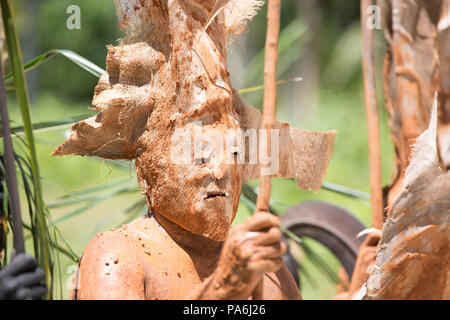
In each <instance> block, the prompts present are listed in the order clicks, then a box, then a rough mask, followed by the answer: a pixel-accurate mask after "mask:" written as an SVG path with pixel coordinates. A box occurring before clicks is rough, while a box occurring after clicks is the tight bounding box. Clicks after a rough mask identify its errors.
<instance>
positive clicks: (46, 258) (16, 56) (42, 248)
mask: <svg viewBox="0 0 450 320" xmlns="http://www.w3.org/2000/svg"><path fill="white" fill-rule="evenodd" d="M0 6H1V11H2V18H3V29H4V31H5V38H6V44H7V47H8V57H9V60H10V62H11V66H12V70H13V75H14V82H15V89H16V95H17V100H18V102H19V108H20V113H21V115H22V121H23V127H24V132H25V136H26V143H27V147H28V155H29V157H30V160H31V161H30V165H31V173H32V176H33V189H34V197H35V204H36V217H37V219H36V223H37V225H36V228H37V234H38V236H39V246H38V249H39V255H38V257H37V258H38V261H39V264H40V266H41V268H42V269H43V270H44V271H45V274H46V282H47V283H48V285H49V287H50V290H49V294H48V298H50V297H51V290H52V287H53V286H52V284H53V262H52V256H51V252H50V249H51V244H50V238H49V233H48V229H47V222H46V212H45V208H44V201H43V194H42V190H41V181H40V179H39V177H40V175H39V166H38V162H37V155H36V147H35V143H34V136H33V127H32V124H31V116H30V115H31V112H30V101H29V97H28V88H27V84H26V80H25V73H24V68H23V60H22V51H21V48H20V43H19V38H18V36H17V33H16V29H15V26H14V19H13V13H12V11H11V6H10V3H9V1H8V0H0Z"/></svg>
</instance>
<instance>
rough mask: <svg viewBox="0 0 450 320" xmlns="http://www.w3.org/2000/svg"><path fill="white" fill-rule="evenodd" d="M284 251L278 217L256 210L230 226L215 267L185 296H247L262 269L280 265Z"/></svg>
mask: <svg viewBox="0 0 450 320" xmlns="http://www.w3.org/2000/svg"><path fill="white" fill-rule="evenodd" d="M285 252H286V246H285V244H284V243H282V242H281V231H280V219H279V218H278V217H277V216H274V215H272V214H270V213H259V214H255V215H254V216H252V217H251V218H249V219H248V220H246V221H245V222H244V223H243V224H242V225H239V226H236V227H234V228H232V229H231V230H230V232H229V234H228V237H227V240H226V241H225V243H224V246H223V249H222V253H221V257H220V260H219V263H218V266H217V269H216V270H215V271H214V272H213V274H212V275H211V276H210V277H209V278H207V279H206V280H205V281H203V283H202V284H201V285H200V286H199V287H198V288H196V289H195V290H194V292H193V293H192V294H191V295H190V296H189V297H187V299H195V300H200V299H207V300H210V299H213V300H215V299H218V300H230V299H240V300H242V299H247V298H249V297H250V296H251V294H252V292H253V290H254V289H255V287H256V285H257V284H258V283H259V281H261V280H262V277H263V275H264V274H265V273H268V272H277V271H278V270H280V269H281V268H282V266H283V261H282V259H281V256H282V255H283V254H284V253H285Z"/></svg>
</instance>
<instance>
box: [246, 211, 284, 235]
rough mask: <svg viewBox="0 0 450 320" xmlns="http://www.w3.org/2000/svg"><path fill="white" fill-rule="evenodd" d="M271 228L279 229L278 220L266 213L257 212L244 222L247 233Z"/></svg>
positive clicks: (276, 217)
mask: <svg viewBox="0 0 450 320" xmlns="http://www.w3.org/2000/svg"><path fill="white" fill-rule="evenodd" d="M272 227H278V228H279V227H280V218H279V217H278V216H275V215H273V214H271V213H267V212H258V213H256V214H255V215H254V216H252V217H251V218H250V219H248V220H246V221H245V222H244V228H245V229H246V230H247V231H260V230H264V229H268V228H272Z"/></svg>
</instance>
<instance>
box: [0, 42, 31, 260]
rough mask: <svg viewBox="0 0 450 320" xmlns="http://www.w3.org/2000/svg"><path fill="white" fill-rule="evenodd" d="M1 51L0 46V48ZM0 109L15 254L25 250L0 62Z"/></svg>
mask: <svg viewBox="0 0 450 320" xmlns="http://www.w3.org/2000/svg"><path fill="white" fill-rule="evenodd" d="M0 51H1V48H0ZM0 109H1V116H2V135H3V146H4V149H5V150H4V162H5V169H6V185H7V187H8V194H9V199H10V202H9V203H10V205H11V215H12V219H13V227H14V230H13V238H14V250H15V254H18V253H24V252H25V241H24V237H23V226H22V217H21V215H20V201H19V189H18V184H17V176H16V167H15V164H14V163H15V161H14V149H13V144H12V138H11V130H10V127H9V117H8V107H7V104H6V91H5V83H4V81H3V72H2V65H1V63H0Z"/></svg>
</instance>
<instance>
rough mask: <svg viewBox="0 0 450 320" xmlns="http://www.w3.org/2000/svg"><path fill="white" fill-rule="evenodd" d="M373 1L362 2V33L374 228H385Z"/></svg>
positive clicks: (362, 0)
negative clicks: (369, 20) (369, 14)
mask: <svg viewBox="0 0 450 320" xmlns="http://www.w3.org/2000/svg"><path fill="white" fill-rule="evenodd" d="M370 5H372V1H371V0H361V32H362V45H363V48H362V49H363V52H362V54H363V71H364V92H365V105H366V115H367V126H368V130H369V166H370V193H371V202H372V227H373V228H376V229H381V228H382V227H383V220H384V217H383V195H382V187H381V156H380V133H379V128H378V108H377V96H376V89H375V70H374V69H375V68H374V58H373V48H374V47H373V30H372V29H371V28H369V27H368V26H367V8H368V7H369V6H370Z"/></svg>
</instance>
